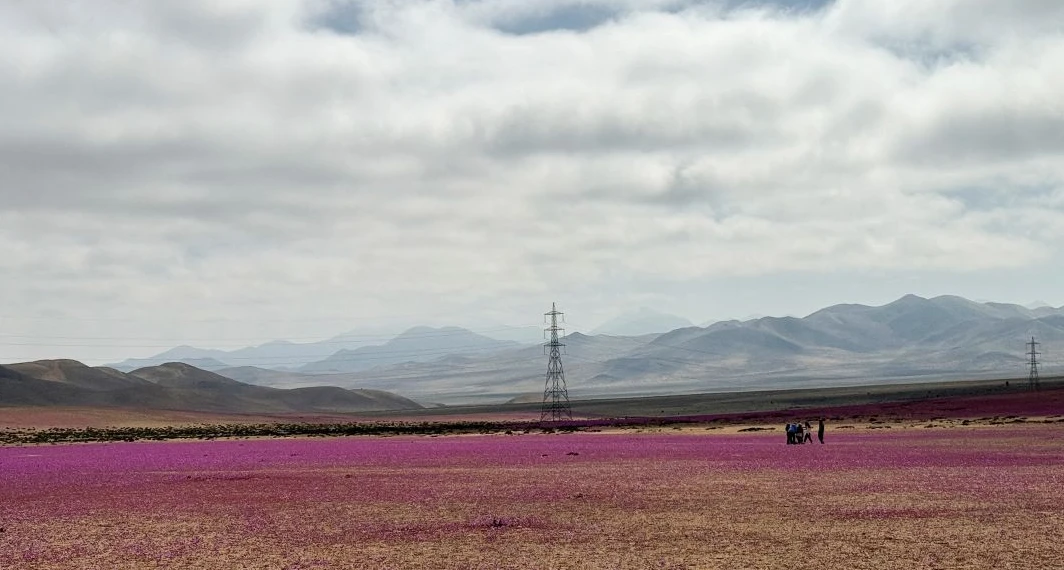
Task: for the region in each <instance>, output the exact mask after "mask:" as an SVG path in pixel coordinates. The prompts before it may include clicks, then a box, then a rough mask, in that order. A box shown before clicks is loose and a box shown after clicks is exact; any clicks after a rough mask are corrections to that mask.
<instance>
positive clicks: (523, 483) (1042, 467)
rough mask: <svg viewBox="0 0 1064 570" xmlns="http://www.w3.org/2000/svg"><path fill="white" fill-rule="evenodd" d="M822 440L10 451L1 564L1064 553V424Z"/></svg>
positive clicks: (0, 455)
mask: <svg viewBox="0 0 1064 570" xmlns="http://www.w3.org/2000/svg"><path fill="white" fill-rule="evenodd" d="M827 441H828V443H827V444H826V445H820V444H813V445H804V446H787V445H785V444H784V436H783V434H782V433H763V432H762V433H749V434H719V433H713V432H711V431H689V432H682V433H668V434H663V433H650V434H631V433H629V434H600V433H575V434H550V435H542V434H526V435H514V436H505V435H492V436H463V437H393V438H335V439H267V440H229V441H202V442H171V443H156V442H152V443H107V444H84V445H47V446H23V447H6V448H0V528H3V531H2V532H0V568H5V569H7V568H86V567H115V568H120V567H127V568H142V567H159V568H164V567H202V568H230V567H236V566H244V567H262V568H346V567H364V568H404V567H410V568H540V567H541V568H548V567H553V568H558V567H579V568H648V567H663V568H664V567H669V568H701V567H712V566H728V567H770V566H779V565H780V564H783V565H784V566H786V564H787V561H788V560H798V559H801V560H804V561H807V562H809V564H811V565H821V566H829V567H840V566H851V565H854V564H856V563H857V562H860V563H861V564H860V565H861V566H864V567H873V568H874V567H889V566H890V565H892V564H893V565H898V564H900V565H901V566H905V567H919V566H920V565H921V564H925V561H926V560H930V559H931V558H929V557H933V558H934V559H935V560H937V561H938V562H937V563H938V564H940V565H942V566H943V567H946V566H950V565H951V564H953V563H956V564H959V565H963V564H962V563H963V561H964V560H972V559H973V558H971V557H978V558H975V559H977V560H986V561H990V562H993V563H994V564H996V565H1009V564H1010V563H1018V562H1019V561H1020V560H1021V557H1020V555H1019V554H1018V552H1019V551H1018V550H1016V549H1015V548H1014V547H1012V546H1010V545H1011V544H1012V542H1011V541H1013V540H1016V541H1020V540H1022V541H1023V544H1024V548H1025V550H1024V555H1023V557H1022V560H1023V561H1026V562H1029V563H1032V564H1034V565H1036V566H1037V565H1039V564H1041V565H1043V566H1044V565H1046V564H1050V565H1051V562H1052V561H1054V560H1064V547H1062V546H1061V544H1060V541H1059V540H1055V539H1052V537H1054V536H1056V533H1058V532H1059V528H1060V526H1059V524H1060V523H1061V522H1064V521H1062V520H1061V513H1064V495H1062V494H1061V493H1060V492H1059V489H1061V488H1062V487H1064V426H1061V424H1039V425H1023V424H1020V425H1009V426H995V427H989V428H974V429H969V428H964V429H949V430H946V429H938V430H923V429H908V430H875V431H865V430H843V431H832V429H831V428H830V427H829V431H828V439H827ZM1021 522H1022V523H1023V526H1022V529H1023V531H1022V532H1020V530H1019V529H1021V526H1019V525H1020V523H1021ZM1013 525H1016V526H1013ZM792 529H797V532H794V531H792ZM989 535H994V536H996V541H995V540H989V539H987V537H988V536H989ZM984 539H987V540H985V541H984ZM936 541H938V542H936ZM942 541H947V542H949V544H950V547H949V549H948V550H946V551H943V550H942V549H941V548H936V547H934V545H935V544H939V543H941V542H942ZM1017 544H1019V543H1017ZM944 552H945V553H944ZM925 566H926V564H925Z"/></svg>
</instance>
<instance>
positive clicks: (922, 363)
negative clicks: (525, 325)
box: [0, 295, 1064, 408]
mask: <svg viewBox="0 0 1064 570" xmlns="http://www.w3.org/2000/svg"><path fill="white" fill-rule="evenodd" d="M1032 336H1034V337H1036V338H1037V340H1038V341H1039V342H1040V343H1042V344H1041V345H1040V347H1039V349H1040V351H1041V355H1040V363H1041V366H1042V368H1043V370H1044V371H1045V372H1047V373H1052V372H1053V371H1054V370H1057V371H1060V370H1061V369H1064V350H1059V351H1058V350H1057V347H1060V346H1064V307H1062V308H1053V307H1036V308H1030V307H1024V306H1021V305H1013V304H1005V303H993V302H983V303H980V302H974V301H970V300H967V299H964V298H962V297H956V296H940V297H934V298H930V299H928V298H923V297H919V296H916V295H906V296H905V297H902V298H900V299H898V300H896V301H894V302H892V303H888V304H885V305H882V306H868V305H856V304H843V305H835V306H831V307H827V308H824V309H821V310H819V311H816V312H814V313H812V314H810V315H808V316H805V317H803V318H797V317H761V318H756V319H748V320H744V321H739V320H730V321H722V322H716V323H712V324H710V325H708V326H702V327H699V326H682V327H679V328H674V329H672V330H667V331H660V332H657V333H651V334H639V335H637V336H636V335H632V336H625V335H614V334H596V335H585V334H581V333H573V334H570V335H568V336H565V337H564V338H563V342H564V343H565V345H566V346H565V347H564V352H563V357H562V359H563V363H564V369H565V373H566V379H567V382H568V388H569V392H570V396H571V397H573V398H588V397H614V396H615V397H619V396H635V395H651V394H670V393H672V394H676V393H693V392H718V391H737V390H768V389H785V388H791V387H793V388H799V387H802V388H805V387H817V386H838V385H862V384H877V383H891V382H912V381H920V380H928V381H933V380H942V379H951V378H956V379H961V378H981V377H1023V376H1026V374H1027V369H1026V362H1027V357H1026V355H1025V353H1026V350H1027V349H1026V345H1025V343H1026V342H1027V341H1028V340H1030V338H1031V337H1032ZM263 346H270V347H280V346H284V344H283V343H281V342H276V343H269V344H268V345H263ZM321 346H322V347H324V346H327V345H324V344H322V345H321ZM259 348H261V347H259ZM242 350H245V352H240V351H230V352H224V351H217V352H210V351H202V350H201V349H192V350H187V349H185V348H178V349H174V350H172V351H168V352H167V353H164V354H163V355H159V356H158V357H155V359H159V358H164V357H173V356H180V355H181V354H184V355H186V356H185V358H178V359H177V360H181V361H183V362H185V363H187V364H192V365H195V366H199V367H203V368H210V370H211V371H212V372H213V373H214V374H213V375H212V376H209V377H207V378H211V379H212V382H216V383H217V382H219V380H218V378H221V377H224V378H227V379H229V380H231V381H235V382H238V383H241V384H243V385H244V386H250V387H251V388H258V389H266V390H274V391H273V392H262V394H267V395H269V398H273V400H270V402H272V403H270V404H269V405H268V406H267V405H266V404H264V403H262V402H261V401H259V400H258V399H257V398H259V396H255V397H253V398H252V397H251V396H248V398H251V400H252V401H254V402H258V403H255V404H254V405H259V406H260V407H262V406H266V407H269V406H274V408H277V407H280V408H284V407H286V406H287V407H289V408H293V407H298V406H297V404H296V403H294V402H293V401H292V400H288V399H286V398H294V397H295V396H291V395H285V396H281V395H279V394H278V392H287V390H277V389H280V388H286V389H293V388H298V389H307V388H312V387H318V388H321V387H333V388H335V389H345V390H348V391H350V390H379V391H385V392H387V393H389V394H391V396H394V394H402V395H403V396H405V397H407V398H412V399H413V400H417V401H420V402H432V403H445V404H452V403H490V402H502V401H506V400H509V399H512V398H520V397H522V396H526V395H528V394H530V393H531V394H533V395H535V394H541V393H542V389H543V383H544V379H545V371H546V364H547V357H546V356H545V354H544V350H543V347H542V346H539V345H536V346H529V345H521V344H519V343H516V342H513V341H504V340H497V339H493V338H490V337H488V336H485V335H482V334H477V333H474V332H472V331H468V330H466V329H461V328H457V327H443V328H428V327H417V328H414V329H410V330H408V331H406V332H405V333H403V334H400V335H398V336H396V337H394V338H392V339H390V340H388V341H387V342H384V343H382V344H379V345H373V346H359V347H355V348H341V349H338V350H335V351H333V352H332V353H330V354H329V355H327V356H326V357H324V358H321V359H319V360H317V361H311V362H302V363H300V362H299V361H298V360H291V361H282V362H284V364H285V366H276V364H277V363H278V360H274V361H271V362H273V364H275V366H269V367H267V366H252V365H246V364H245V365H241V364H243V363H242V362H241V361H240V360H238V358H240V357H241V355H248V354H251V352H250V351H251V350H252V349H250V348H249V349H242ZM259 356H260V357H261V356H262V355H261V354H260V355H259ZM256 358H258V357H256ZM146 360H152V359H146ZM249 362H254V360H250V361H249ZM129 363H130V361H127V362H126V363H125V364H129ZM29 364H32V363H29ZM29 364H23V365H7V367H6V369H5V370H6V371H7V372H5V374H9V373H12V374H23V375H26V376H30V377H33V378H36V379H38V380H42V381H43V380H49V381H52V382H55V380H54V379H51V378H49V377H47V375H45V376H41V373H40V372H39V371H35V369H33V368H32V367H31V366H30V365H29ZM293 364H295V365H293ZM174 366H177V365H176V364H162V365H158V364H157V365H153V366H149V367H141V368H138V369H136V370H133V371H128V372H122V371H120V370H118V369H116V368H107V367H101V368H96V369H93V370H96V371H97V372H96V373H94V375H93V376H92V378H93V380H92V383H90V385H82V386H80V387H79V389H81V390H88V389H89V388H90V387H91V386H95V385H96V384H97V383H100V385H107V386H110V388H108V389H109V390H111V389H113V390H114V391H115V392H114V393H115V394H116V395H117V394H125V393H126V392H129V393H130V394H132V393H133V392H136V391H137V390H141V389H143V390H147V392H146V394H148V395H147V396H136V397H134V396H133V395H128V396H122V397H123V398H127V399H131V400H133V399H136V398H157V399H158V398H161V400H152V401H158V402H162V403H163V404H166V405H172V404H173V402H172V401H170V400H167V398H170V397H173V398H177V400H176V401H180V400H181V398H194V396H193V395H190V394H188V393H182V394H173V395H169V396H166V397H164V396H163V395H160V390H186V389H188V387H187V386H186V387H181V386H172V385H169V384H167V383H166V382H162V383H160V378H162V377H161V376H160V375H159V374H161V373H160V372H151V371H152V370H156V369H159V368H160V367H161V368H162V369H165V370H170V369H172V368H173V367H174ZM189 368H191V366H190V367H189ZM201 372H203V371H201ZM208 373H209V372H204V374H208ZM186 374H192V372H191V371H187V370H186ZM5 377H6V376H5ZM144 382H148V383H150V386H149V385H146V384H144ZM131 383H132V384H131ZM4 386H6V387H5V390H6V391H7V393H12V392H11V390H12V388H10V386H9V384H8V385H4ZM22 388H23V390H22V392H20V393H21V394H22V396H21V397H22V399H23V400H27V399H32V398H30V396H29V395H28V393H26V390H25V388H26V386H22ZM229 389H231V390H235V387H234V386H232V385H229ZM64 390H69V388H68V387H59V386H53V385H49V386H48V390H46V391H45V392H46V393H47V394H52V396H48V397H47V398H45V399H48V398H51V399H53V400H55V399H62V398H60V396H62V395H63V394H65V393H66V392H64ZM240 390H243V391H245V392H247V393H248V394H251V393H252V392H253V391H251V392H249V391H248V390H249V388H240ZM123 391H125V392H123ZM234 393H237V394H243V393H244V392H240V391H239V390H235V391H234ZM254 393H255V394H259V393H258V392H254ZM355 393H361V394H363V395H367V394H369V392H355ZM300 394H302V393H300ZM322 394H324V392H323V393H322ZM334 394H336V395H337V397H340V396H342V397H343V398H349V397H350V396H349V394H348V393H346V392H334ZM391 396H389V397H391ZM116 397H117V396H116ZM195 397H196V398H200V400H196V401H197V402H198V403H197V404H196V405H197V406H199V405H218V404H217V403H215V404H211V403H210V402H211V401H212V400H211V399H210V398H206V399H204V398H205V397H202V396H195ZM264 397H265V396H264ZM323 397H324V396H323ZM4 398H6V396H5V395H4V394H0V402H2V401H4ZM86 398H88V399H89V400H91V399H92V394H91V393H89V394H87V395H86ZM38 399H39V398H38ZM344 401H346V400H344ZM167 402H170V403H167ZM304 404H306V401H305V400H304V401H303V404H298V405H304ZM410 404H413V402H410ZM241 405H243V404H241ZM248 405H252V404H248ZM307 405H309V404H307ZM315 405H318V406H324V405H325V404H323V403H322V401H319V403H318V404H315ZM344 405H347V406H355V405H356V404H354V403H350V404H344ZM389 405H391V404H389ZM395 405H398V404H395ZM404 405H409V404H404ZM414 405H417V404H414ZM400 407H401V406H400Z"/></svg>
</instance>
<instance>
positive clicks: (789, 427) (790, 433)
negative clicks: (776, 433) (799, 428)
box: [787, 424, 798, 445]
mask: <svg viewBox="0 0 1064 570" xmlns="http://www.w3.org/2000/svg"><path fill="white" fill-rule="evenodd" d="M794 433H795V432H794V424H787V445H794V444H795V443H798V442H796V441H795V440H794Z"/></svg>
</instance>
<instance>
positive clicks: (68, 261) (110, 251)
mask: <svg viewBox="0 0 1064 570" xmlns="http://www.w3.org/2000/svg"><path fill="white" fill-rule="evenodd" d="M1061 69H1064V3H1061V2H1059V1H1058V0H1012V1H1009V2H1002V1H1000V0H895V1H891V2H883V1H881V0H836V1H834V2H824V1H815V0H803V1H796V0H790V1H787V0H765V1H761V2H758V1H750V2H747V1H735V0H719V1H714V0H581V1H576V0H536V1H530V0H402V1H396V0H379V1H374V0H352V1H344V0H272V1H270V2H262V1H259V0H228V1H222V2H218V1H214V0H182V1H180V2H178V1H174V2H169V1H166V2H138V1H134V0H13V1H9V2H3V3H0V198H2V200H3V202H2V207H0V362H16V361H23V360H30V359H35V358H55V357H66V358H76V359H80V360H83V361H85V362H89V363H103V362H114V361H118V360H121V359H124V358H127V357H134V356H147V355H150V354H155V353H158V352H161V351H162V350H164V349H165V348H168V347H171V346H175V345H179V344H191V345H195V346H202V347H213V348H235V347H240V346H246V345H254V344H259V343H262V342H266V341H268V340H271V339H289V340H294V341H300V342H302V341H311V340H317V339H322V338H327V337H331V336H333V335H335V334H338V333H341V332H344V331H351V330H356V331H367V335H368V334H370V333H372V332H373V331H379V332H380V333H381V335H382V338H383V335H384V334H385V333H387V332H388V331H394V330H396V329H398V328H401V327H405V326H409V325H413V324H424V325H435V326H440V325H458V326H466V327H469V328H471V329H473V330H488V329H491V328H492V327H496V330H497V327H499V326H500V325H506V326H525V325H539V324H540V323H541V322H542V314H543V313H544V312H545V311H547V310H549V309H550V306H551V303H557V304H558V308H559V309H560V310H562V311H565V312H566V317H567V322H568V324H569V327H570V330H590V329H593V328H594V327H595V326H597V325H599V324H600V323H602V322H604V321H606V320H608V319H610V318H612V317H615V316H616V315H618V314H620V313H625V312H628V311H633V310H635V309H637V308H639V307H651V308H653V309H656V310H659V311H663V312H667V313H672V314H676V315H680V316H683V317H686V318H688V319H690V320H692V321H694V322H696V323H702V322H707V321H714V320H720V319H726V318H734V317H739V318H741V317H744V316H748V315H752V314H758V315H786V314H792V315H796V316H802V315H804V314H808V313H810V312H813V311H815V310H817V309H819V308H821V307H824V306H828V305H832V304H836V303H865V304H872V305H879V304H884V303H887V302H890V301H891V300H893V299H896V298H898V297H901V296H902V295H905V294H907V293H914V294H918V295H922V296H934V295H940V294H956V295H961V296H965V297H968V298H971V299H977V300H993V301H1000V302H1015V303H1020V304H1027V303H1031V302H1034V301H1041V302H1045V303H1048V304H1050V305H1053V306H1059V305H1064V289H1062V288H1061V287H1060V285H1061V283H1064V270H1062V269H1061V268H1062V263H1061V262H1062V261H1064V251H1062V246H1061V245H1060V244H1062V243H1064V239H1062V238H1064V73H1061V72H1060V70H1061Z"/></svg>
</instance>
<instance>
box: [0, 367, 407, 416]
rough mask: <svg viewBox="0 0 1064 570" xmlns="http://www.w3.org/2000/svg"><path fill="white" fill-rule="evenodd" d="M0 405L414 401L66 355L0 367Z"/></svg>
mask: <svg viewBox="0 0 1064 570" xmlns="http://www.w3.org/2000/svg"><path fill="white" fill-rule="evenodd" d="M0 406H83V407H118V408H137V409H156V410H184V411H208V412H234V413H263V412H269V413H273V412H277V413H287V412H365V411H379V410H402V409H417V408H421V405H420V404H418V403H416V402H414V401H412V400H409V399H407V398H403V397H401V396H397V395H395V394H390V393H388V392H383V391H380V390H348V389H344V388H340V387H312V388H296V389H279V388H268V387H262V386H254V385H251V384H245V383H243V382H238V381H236V380H232V379H230V378H226V377H224V376H220V375H218V374H215V373H213V372H209V371H206V370H201V369H199V368H196V367H194V366H191V365H188V364H184V363H177V362H172V363H166V364H162V365H159V366H152V367H146V368H140V369H137V370H135V371H133V372H130V373H123V372H119V371H117V370H114V369H111V368H106V367H100V368H95V367H91V366H86V365H84V364H82V363H80V362H77V361H73V360H42V361H37V362H26V363H19V364H10V365H6V366H0Z"/></svg>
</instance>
